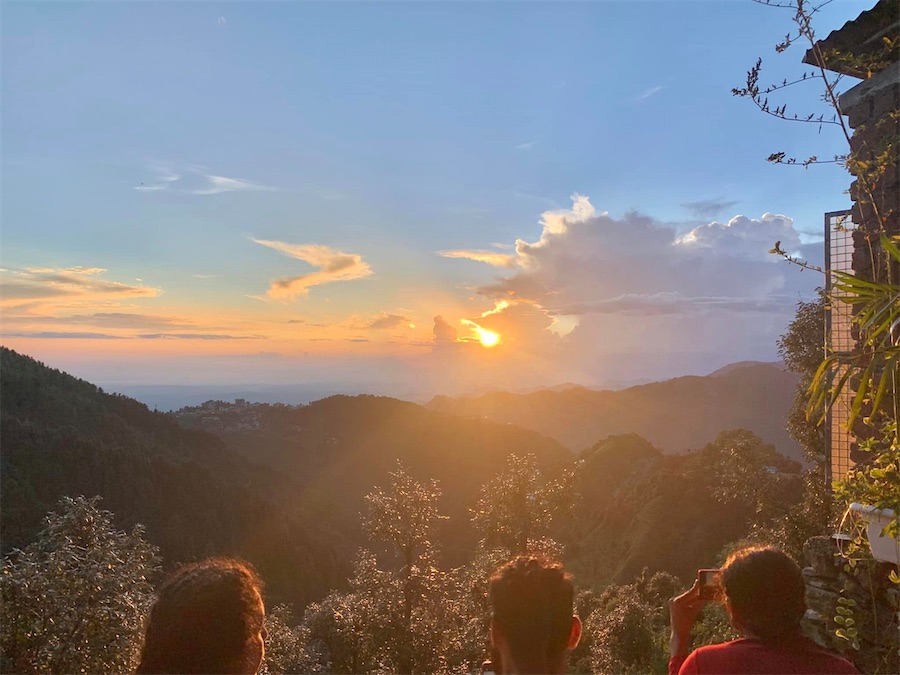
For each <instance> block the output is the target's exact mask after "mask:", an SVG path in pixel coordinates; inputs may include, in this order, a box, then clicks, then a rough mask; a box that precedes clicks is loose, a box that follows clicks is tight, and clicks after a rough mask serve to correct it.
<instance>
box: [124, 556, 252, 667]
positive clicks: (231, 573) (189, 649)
mask: <svg viewBox="0 0 900 675" xmlns="http://www.w3.org/2000/svg"><path fill="white" fill-rule="evenodd" d="M262 587H263V583H262V580H261V579H260V578H259V575H258V574H257V573H256V570H255V569H253V566H252V565H251V564H250V563H247V562H244V561H242V560H235V559H232V558H209V559H207V560H202V561H200V562H195V563H190V564H187V565H183V566H181V567H179V568H178V569H177V570H175V571H174V572H173V573H172V575H171V576H169V578H168V579H166V581H165V582H164V583H163V584H162V586H160V588H159V591H158V597H157V600H156V602H155V603H154V605H153V608H152V609H151V610H150V617H149V620H148V622H147V631H146V636H145V639H144V648H143V651H142V653H141V663H140V665H139V666H138V668H137V672H138V673H246V672H248V671H249V672H252V670H253V668H254V667H255V664H253V663H250V661H253V660H254V659H255V658H258V654H255V653H254V650H253V648H252V640H253V638H254V637H256V636H258V635H259V634H260V633H261V632H262V631H263V626H264V622H265V610H264V608H263V605H262Z"/></svg>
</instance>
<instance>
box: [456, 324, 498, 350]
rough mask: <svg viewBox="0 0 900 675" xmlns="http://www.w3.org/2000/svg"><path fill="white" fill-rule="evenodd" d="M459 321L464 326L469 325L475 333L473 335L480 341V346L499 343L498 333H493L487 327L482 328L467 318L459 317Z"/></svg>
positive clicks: (491, 345) (490, 345) (494, 345)
mask: <svg viewBox="0 0 900 675" xmlns="http://www.w3.org/2000/svg"><path fill="white" fill-rule="evenodd" d="M459 322H460V323H461V324H463V325H464V326H469V327H470V328H471V329H472V331H473V332H474V333H475V337H476V338H477V339H478V341H479V342H480V343H481V346H482V347H496V346H497V345H498V344H500V337H501V336H500V333H495V332H494V331H492V330H488V329H487V328H482V327H481V326H479V325H478V324H477V323H475V322H474V321H470V320H469V319H460V320H459Z"/></svg>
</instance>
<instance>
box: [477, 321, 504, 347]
mask: <svg viewBox="0 0 900 675" xmlns="http://www.w3.org/2000/svg"><path fill="white" fill-rule="evenodd" d="M475 332H476V333H478V339H479V340H481V344H482V346H483V347H494V346H496V345H498V344H500V335H499V334H498V333H495V332H494V331H492V330H485V329H484V328H482V327H481V326H479V327H478V328H476V329H475Z"/></svg>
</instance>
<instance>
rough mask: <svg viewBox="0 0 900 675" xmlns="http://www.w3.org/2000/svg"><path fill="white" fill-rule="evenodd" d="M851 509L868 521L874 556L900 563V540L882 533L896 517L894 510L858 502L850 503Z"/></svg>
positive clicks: (870, 546)
mask: <svg viewBox="0 0 900 675" xmlns="http://www.w3.org/2000/svg"><path fill="white" fill-rule="evenodd" d="M850 510H851V511H854V512H855V513H856V514H857V515H858V516H859V517H861V518H863V519H864V520H865V521H866V522H867V523H868V526H867V527H866V534H868V536H869V548H871V549H872V557H874V558H875V559H876V560H881V561H883V562H889V563H893V564H895V565H900V540H898V539H895V538H894V537H890V536H888V535H886V534H885V535H882V534H881V531H882V530H883V529H884V528H885V526H886V525H887V524H888V523H889V522H891V520H893V519H894V512H893V511H892V510H891V509H876V508H875V507H874V506H866V505H865V504H857V503H856V502H853V503H852V504H851V505H850Z"/></svg>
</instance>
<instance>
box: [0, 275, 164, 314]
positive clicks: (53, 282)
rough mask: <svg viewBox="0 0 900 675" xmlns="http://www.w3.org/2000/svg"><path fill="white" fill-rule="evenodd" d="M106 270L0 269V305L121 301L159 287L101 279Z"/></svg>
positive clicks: (146, 295)
mask: <svg viewBox="0 0 900 675" xmlns="http://www.w3.org/2000/svg"><path fill="white" fill-rule="evenodd" d="M105 274H106V270H105V269H102V268H99V267H66V268H46V267H27V268H25V269H20V270H16V269H3V270H0V298H2V300H0V306H3V307H12V306H17V305H21V304H22V303H23V302H34V301H42V302H49V301H53V300H61V299H65V300H69V299H96V300H104V299H106V300H108V299H116V300H124V299H127V298H152V297H156V296H157V295H159V293H160V290H159V289H157V288H152V287H149V286H143V285H141V286H135V285H132V284H125V283H121V282H118V281H109V280H107V279H104V278H103V276H104V275H105Z"/></svg>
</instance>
